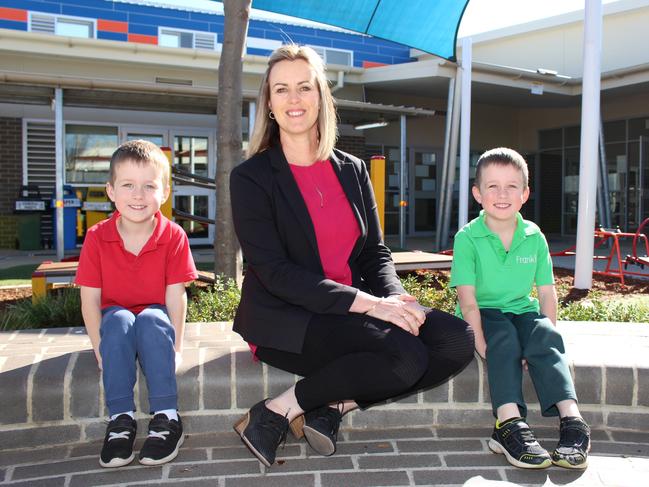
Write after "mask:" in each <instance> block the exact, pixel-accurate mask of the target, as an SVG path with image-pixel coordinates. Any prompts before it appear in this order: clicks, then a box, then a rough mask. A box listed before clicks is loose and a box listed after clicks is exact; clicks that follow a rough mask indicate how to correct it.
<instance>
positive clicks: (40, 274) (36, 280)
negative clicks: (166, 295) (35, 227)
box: [32, 261, 214, 302]
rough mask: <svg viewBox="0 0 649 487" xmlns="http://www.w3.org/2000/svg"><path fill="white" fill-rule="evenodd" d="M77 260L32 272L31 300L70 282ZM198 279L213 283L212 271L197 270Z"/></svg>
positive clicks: (55, 263) (48, 265) (77, 265)
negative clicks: (58, 285)
mask: <svg viewBox="0 0 649 487" xmlns="http://www.w3.org/2000/svg"><path fill="white" fill-rule="evenodd" d="M78 267H79V262H51V261H45V262H43V263H42V264H41V265H39V266H38V267H37V268H36V270H35V271H34V272H33V273H32V302H36V301H38V300H39V299H41V298H42V297H44V296H45V295H46V294H47V291H49V290H50V289H52V287H53V285H54V284H70V283H71V282H72V281H74V276H75V275H76V274H77V268H78ZM198 280H199V281H203V282H207V283H211V284H213V283H214V273H213V272H206V271H198Z"/></svg>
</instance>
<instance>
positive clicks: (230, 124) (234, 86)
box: [214, 0, 252, 284]
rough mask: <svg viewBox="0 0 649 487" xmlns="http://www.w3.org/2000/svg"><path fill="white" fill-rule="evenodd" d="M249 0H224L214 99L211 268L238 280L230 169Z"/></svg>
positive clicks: (237, 136)
mask: <svg viewBox="0 0 649 487" xmlns="http://www.w3.org/2000/svg"><path fill="white" fill-rule="evenodd" d="M251 3H252V0H224V2H223V8H224V13H225V28H224V32H223V44H222V49H221V59H220V61H219V94H218V102H217V124H216V131H217V137H216V140H217V152H216V155H217V163H216V226H215V232H214V233H215V235H214V272H215V273H216V274H223V275H225V276H226V277H231V278H233V279H235V280H236V282H237V283H238V284H240V283H241V274H242V258H241V251H240V249H239V243H238V242H237V237H236V235H235V234H234V225H233V223H232V211H231V209H230V184H229V182H230V172H231V171H232V169H233V168H234V167H235V166H236V165H237V164H239V163H240V162H241V158H242V144H241V111H242V103H243V97H242V87H241V83H242V71H243V54H244V50H245V40H246V35H247V33H248V17H249V15H250V4H251Z"/></svg>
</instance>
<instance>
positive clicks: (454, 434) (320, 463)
mask: <svg viewBox="0 0 649 487" xmlns="http://www.w3.org/2000/svg"><path fill="white" fill-rule="evenodd" d="M536 432H537V436H538V437H539V440H540V441H541V443H542V444H543V445H544V446H545V447H546V448H548V449H551V448H553V446H554V445H555V443H556V441H557V431H556V430H555V429H554V428H537V429H536ZM489 434H490V428H488V427H484V428H480V429H464V428H458V429H452V428H448V429H444V428H436V429H432V428H411V429H404V428H401V429H384V430H346V431H343V432H342V433H341V438H340V439H339V445H338V452H337V453H336V454H335V455H334V456H332V457H321V456H318V455H316V454H315V453H313V452H312V451H311V450H310V448H309V446H308V445H307V444H306V443H305V442H304V441H300V442H298V441H296V440H294V439H292V438H290V439H289V441H287V443H286V445H285V446H284V447H283V448H281V447H280V450H279V452H278V461H277V463H276V464H275V465H273V466H272V467H271V468H265V467H264V466H263V465H261V464H260V463H259V462H258V461H257V460H256V459H254V457H252V455H251V454H250V453H249V452H248V450H247V449H246V448H245V447H244V446H243V444H242V443H241V441H240V440H239V437H238V436H237V435H236V434H235V433H234V432H231V433H213V434H194V435H188V437H187V439H186V441H185V444H184V445H183V447H182V448H181V451H180V454H179V456H178V458H176V460H174V461H173V462H171V463H169V464H167V465H164V466H161V467H143V466H141V465H139V464H138V463H137V460H136V461H135V462H134V463H132V464H131V465H130V466H128V467H123V468H119V469H110V470H108V469H102V468H101V467H100V466H99V464H98V452H99V450H100V448H101V442H100V441H93V442H89V443H76V444H68V445H63V446H56V447H51V446H50V445H49V444H48V440H50V441H51V442H52V443H56V438H50V439H47V438H46V439H44V443H43V444H42V446H40V447H38V448H30V449H22V450H11V449H5V450H3V451H1V452H0V485H7V486H30V487H32V486H34V487H36V486H39V487H40V486H60V487H77V486H79V487H80V486H83V487H86V486H95V485H124V486H144V485H178V486H184V487H190V486H191V487H199V486H218V487H233V486H237V487H243V486H251V487H252V486H255V487H257V486H263V487H266V486H268V487H272V486H278V487H279V486H282V487H285V486H292V487H300V486H314V487H356V486H359V487H361V486H390V485H395V486H396V485H400V486H401V485H409V486H451V485H453V486H466V487H483V486H489V487H505V486H517V485H524V486H551V485H561V486H584V487H600V486H607V487H646V486H647V485H649V433H633V432H614V431H605V430H597V431H594V432H593V448H592V452H591V456H590V465H589V467H588V468H587V469H586V470H585V471H574V470H566V469H562V468H559V467H551V468H549V469H546V470H541V471H528V470H521V469H518V468H515V467H511V466H509V464H507V463H506V461H505V459H504V457H503V456H502V455H496V454H493V453H491V452H490V451H489V449H488V447H487V441H486V440H487V438H488V435H489ZM141 436H142V433H141V432H140V437H141ZM141 444H142V439H141V438H138V441H137V442H136V449H137V448H140V446H141Z"/></svg>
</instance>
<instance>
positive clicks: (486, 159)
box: [473, 147, 529, 188]
mask: <svg viewBox="0 0 649 487" xmlns="http://www.w3.org/2000/svg"><path fill="white" fill-rule="evenodd" d="M493 164H495V165H497V166H512V167H514V168H515V169H518V170H519V171H520V172H521V175H522V176H523V185H524V186H523V187H525V188H527V186H528V184H529V170H528V169H527V162H525V159H524V158H523V156H522V155H520V154H519V153H518V152H516V151H515V150H514V149H510V148H508V147H496V148H495V149H491V150H488V151H487V152H485V153H484V154H482V155H481V156H480V159H478V163H477V166H476V169H475V180H474V182H473V185H474V186H476V187H480V182H481V181H482V172H483V171H484V168H485V167H487V166H491V165H493Z"/></svg>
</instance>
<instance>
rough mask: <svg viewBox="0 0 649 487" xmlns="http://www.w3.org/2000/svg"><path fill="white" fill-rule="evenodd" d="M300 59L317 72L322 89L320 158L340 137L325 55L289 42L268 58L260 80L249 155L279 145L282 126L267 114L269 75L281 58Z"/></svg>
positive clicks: (319, 117) (319, 89)
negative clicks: (324, 59) (323, 59)
mask: <svg viewBox="0 0 649 487" xmlns="http://www.w3.org/2000/svg"><path fill="white" fill-rule="evenodd" d="M298 59H301V60H303V61H306V62H307V64H308V65H309V66H310V67H311V68H312V69H313V71H314V72H315V80H316V85H317V87H318V92H319V93H320V112H319V113H318V121H317V124H318V139H319V140H318V153H317V155H316V156H317V158H318V159H320V160H322V159H328V158H329V156H331V152H332V151H333V149H334V145H335V144H336V139H337V138H338V126H337V123H336V116H337V115H336V107H335V103H334V97H333V95H332V94H331V89H330V88H329V82H328V81H327V75H326V74H325V69H326V67H325V64H324V62H323V61H322V58H321V57H320V56H319V55H318V53H316V52H315V51H314V50H313V49H312V48H310V47H308V46H298V45H297V44H287V45H285V46H281V47H278V48H277V49H275V51H273V53H272V54H271V55H270V58H269V59H268V67H267V68H266V72H265V73H264V77H263V79H262V80H261V86H260V87H259V96H258V97H257V114H256V117H255V128H254V130H253V132H252V135H251V137H250V143H249V145H248V157H252V156H254V155H255V154H257V153H258V152H262V151H264V150H266V149H268V148H269V147H271V146H279V126H278V125H277V122H276V121H275V120H271V119H270V118H268V114H269V112H270V108H268V100H270V86H269V84H268V83H269V77H270V72H271V70H272V69H273V66H275V65H276V64H277V63H279V62H280V61H296V60H298Z"/></svg>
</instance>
